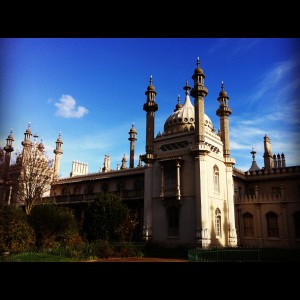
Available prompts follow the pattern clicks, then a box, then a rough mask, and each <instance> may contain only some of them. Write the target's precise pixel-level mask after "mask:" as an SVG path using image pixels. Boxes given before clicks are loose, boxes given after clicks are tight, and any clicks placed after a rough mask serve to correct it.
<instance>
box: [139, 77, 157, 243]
mask: <svg viewBox="0 0 300 300" xmlns="http://www.w3.org/2000/svg"><path fill="white" fill-rule="evenodd" d="M145 95H146V96H147V102H146V103H145V104H144V107H143V109H144V110H145V111H146V112H147V117H146V154H144V155H143V156H142V161H143V162H145V165H144V166H145V173H144V174H145V175H144V176H145V177H144V181H145V188H144V224H143V236H144V239H145V241H149V240H151V238H152V206H153V205H152V198H153V163H154V153H153V150H154V149H153V148H154V145H153V141H154V115H155V112H156V111H157V110H158V105H157V103H156V102H155V96H156V92H155V88H154V86H153V85H152V76H150V85H149V86H148V88H147V91H146V92H145Z"/></svg>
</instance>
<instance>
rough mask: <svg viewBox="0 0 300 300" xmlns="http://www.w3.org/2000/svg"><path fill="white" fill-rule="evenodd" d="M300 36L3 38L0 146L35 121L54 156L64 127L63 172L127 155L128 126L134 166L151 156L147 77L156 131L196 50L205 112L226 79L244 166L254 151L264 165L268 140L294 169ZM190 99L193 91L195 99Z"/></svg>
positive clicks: (235, 151) (299, 145) (234, 144)
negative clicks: (202, 76) (152, 90)
mask: <svg viewBox="0 0 300 300" xmlns="http://www.w3.org/2000/svg"><path fill="white" fill-rule="evenodd" d="M299 50H300V40H299V39H297V38H2V39H0V66H1V92H0V112H1V113H0V146H2V147H3V146H5V143H6V138H7V136H8V134H9V132H10V130H11V128H12V129H13V136H14V140H15V141H14V144H13V145H14V149H15V150H21V142H22V140H23V138H24V132H25V130H26V129H27V126H28V123H29V122H30V123H31V130H32V133H33V134H34V133H37V134H38V135H39V139H38V140H40V139H41V138H42V139H43V143H44V144H45V146H46V153H47V155H48V156H49V157H50V158H53V150H54V148H55V141H56V139H57V137H58V134H59V132H61V135H62V140H63V151H64V154H63V155H62V159H61V167H60V176H61V177H66V176H69V173H70V171H71V166H72V161H73V160H78V161H80V162H85V163H88V170H89V173H92V172H98V171H99V170H100V168H101V167H102V166H103V162H104V156H105V155H106V154H109V155H110V157H111V168H112V169H116V168H117V164H118V163H119V164H121V160H122V156H123V154H124V153H125V155H126V157H127V166H129V141H128V137H129V134H128V132H129V130H130V128H131V125H132V122H134V127H135V129H136V131H137V141H136V149H135V154H136V157H135V166H136V165H137V162H138V156H139V155H140V154H144V153H145V127H146V112H145V111H144V110H143V104H144V103H145V101H146V96H145V91H146V89H147V86H148V85H149V78H150V75H152V77H153V85H154V86H155V89H156V91H157V96H156V102H157V103H158V111H157V112H156V114H155V118H156V120H155V136H156V134H157V133H158V131H160V132H163V125H164V122H165V120H166V119H167V118H168V117H169V115H170V114H171V113H172V112H173V110H174V108H175V105H176V104H177V97H178V95H180V96H181V99H182V100H183V99H184V90H183V87H184V85H185V83H186V81H187V80H188V82H189V85H192V78H191V77H192V75H193V71H194V69H195V67H196V60H197V57H199V58H200V66H201V68H202V69H203V71H204V74H205V75H206V78H205V86H206V87H207V88H208V95H207V97H206V98H205V113H206V114H207V115H208V116H209V117H210V119H211V120H212V122H213V125H214V127H215V128H216V129H217V130H218V129H219V118H218V116H217V115H216V110H217V108H218V101H217V98H218V95H219V92H220V90H221V82H222V81H224V84H225V90H226V91H227V93H228V96H229V98H230V99H229V107H230V108H231V109H232V115H231V116H230V117H229V122H230V123H229V124H230V142H231V156H232V157H234V158H235V159H236V165H235V167H237V168H239V169H241V170H243V171H247V170H248V169H249V168H250V166H251V161H252V158H251V154H250V152H251V150H252V147H254V150H255V151H256V161H257V164H258V165H259V167H263V137H264V135H265V134H267V135H268V136H269V137H270V139H271V143H272V150H273V154H278V153H280V154H281V153H282V152H283V153H284V154H285V157H286V163H287V165H288V166H292V165H299V164H300V161H299V155H298V153H299V152H300V139H299V134H300V122H299V115H300V114H299V112H300V109H299V105H297V102H299V99H298V98H299V94H300V77H299V74H300V72H299V69H300V58H299V55H298V54H299V52H300V51H299ZM191 99H192V101H193V98H191Z"/></svg>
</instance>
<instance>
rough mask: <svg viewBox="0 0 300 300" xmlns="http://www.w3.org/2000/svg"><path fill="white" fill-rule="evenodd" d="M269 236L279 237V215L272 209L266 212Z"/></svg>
mask: <svg viewBox="0 0 300 300" xmlns="http://www.w3.org/2000/svg"><path fill="white" fill-rule="evenodd" d="M266 218H267V229H268V237H279V228H278V216H277V215H276V214H275V213H273V212H272V211H271V212H269V213H267V214H266Z"/></svg>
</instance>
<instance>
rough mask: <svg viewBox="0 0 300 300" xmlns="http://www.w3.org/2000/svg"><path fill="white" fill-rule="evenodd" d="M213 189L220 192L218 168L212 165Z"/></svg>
mask: <svg viewBox="0 0 300 300" xmlns="http://www.w3.org/2000/svg"><path fill="white" fill-rule="evenodd" d="M213 176H214V191H215V192H216V193H220V182H219V168H218V167H217V166H216V165H215V166H214V175H213Z"/></svg>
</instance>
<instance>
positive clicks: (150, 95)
mask: <svg viewBox="0 0 300 300" xmlns="http://www.w3.org/2000/svg"><path fill="white" fill-rule="evenodd" d="M156 94H157V93H156V92H155V87H154V86H153V85H152V75H151V76H150V85H149V86H148V88H147V91H146V92H145V95H146V96H147V102H146V103H145V104H144V107H143V109H144V110H145V111H146V112H147V119H146V155H145V156H144V157H143V161H144V162H145V163H152V162H153V158H154V157H153V140H154V115H155V112H156V111H157V110H158V105H157V103H156V102H155V96H156Z"/></svg>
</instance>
